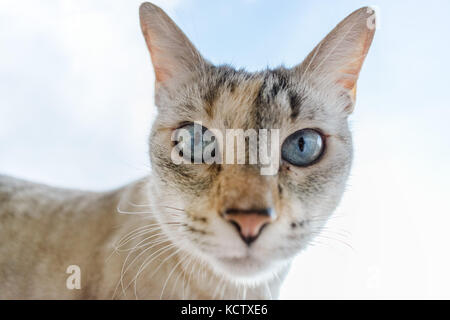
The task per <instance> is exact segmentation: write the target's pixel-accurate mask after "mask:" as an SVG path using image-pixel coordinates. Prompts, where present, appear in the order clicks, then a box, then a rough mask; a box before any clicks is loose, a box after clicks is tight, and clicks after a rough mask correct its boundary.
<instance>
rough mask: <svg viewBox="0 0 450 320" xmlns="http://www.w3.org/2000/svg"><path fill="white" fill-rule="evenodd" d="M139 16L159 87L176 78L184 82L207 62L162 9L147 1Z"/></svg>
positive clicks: (142, 5) (141, 7) (142, 6)
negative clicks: (184, 79)
mask: <svg viewBox="0 0 450 320" xmlns="http://www.w3.org/2000/svg"><path fill="white" fill-rule="evenodd" d="M139 16H140V21H141V28H142V33H143V34H144V38H145V41H146V43H147V47H148V49H149V51H150V55H151V58H152V62H153V67H154V70H155V78H156V87H157V88H158V87H160V86H165V85H167V84H168V83H171V82H172V80H176V81H181V80H182V79H183V78H185V77H187V76H189V74H190V73H192V72H193V71H195V70H196V69H198V68H201V67H202V66H203V65H205V64H206V63H207V62H206V61H205V60H204V59H203V58H202V56H201V55H200V53H199V52H198V51H197V49H195V47H194V45H193V44H192V43H191V42H190V41H189V39H188V38H187V37H186V35H185V34H184V33H183V32H182V31H181V30H180V28H178V26H177V25H176V24H175V22H173V21H172V19H170V18H169V17H168V16H167V14H166V13H165V12H164V11H163V10H162V9H161V8H159V7H158V6H155V5H154V4H152V3H149V2H144V3H143V4H141V6H140V8H139Z"/></svg>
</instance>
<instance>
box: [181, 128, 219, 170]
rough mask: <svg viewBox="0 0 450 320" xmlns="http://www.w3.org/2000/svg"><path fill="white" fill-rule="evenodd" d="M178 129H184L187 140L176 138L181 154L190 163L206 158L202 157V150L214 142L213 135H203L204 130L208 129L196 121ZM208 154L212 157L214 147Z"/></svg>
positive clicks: (199, 161) (202, 160) (200, 161)
mask: <svg viewBox="0 0 450 320" xmlns="http://www.w3.org/2000/svg"><path fill="white" fill-rule="evenodd" d="M180 129H184V130H186V132H187V133H188V140H189V141H183V138H181V139H179V137H178V138H177V140H178V143H177V148H178V149H179V150H180V152H181V153H182V156H183V157H185V158H186V159H187V160H190V161H191V162H192V163H202V162H204V161H205V160H206V159H204V150H205V148H206V147H208V146H209V145H210V144H211V143H215V136H209V138H208V135H205V132H207V131H208V129H207V128H205V127H203V126H202V125H200V124H197V123H190V124H187V125H184V126H182V127H181V128H180ZM211 147H214V146H211ZM210 149H211V148H210ZM209 155H210V156H211V157H214V156H215V149H212V152H211V153H210V154H209Z"/></svg>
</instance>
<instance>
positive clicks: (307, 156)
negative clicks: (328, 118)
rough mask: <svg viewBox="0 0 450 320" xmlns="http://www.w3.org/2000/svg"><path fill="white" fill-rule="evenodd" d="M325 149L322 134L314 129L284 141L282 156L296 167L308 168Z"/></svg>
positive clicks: (299, 132) (300, 132)
mask: <svg viewBox="0 0 450 320" xmlns="http://www.w3.org/2000/svg"><path fill="white" fill-rule="evenodd" d="M323 149H324V143H323V139H322V136H321V134H320V133H318V132H317V131H316V130H313V129H303V130H299V131H297V132H295V133H293V134H291V135H290V136H289V137H287V138H286V140H284V142H283V145H282V147H281V156H282V158H283V159H284V160H286V161H287V162H289V163H291V164H293V165H294V166H299V167H306V166H308V165H310V164H312V163H313V162H314V161H316V160H317V159H318V158H319V157H320V155H321V154H322V152H323Z"/></svg>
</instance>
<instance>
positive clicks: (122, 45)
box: [0, 0, 450, 298]
mask: <svg viewBox="0 0 450 320" xmlns="http://www.w3.org/2000/svg"><path fill="white" fill-rule="evenodd" d="M139 3H140V1H134V0H133V1H105V0H102V1H95V2H93V1H86V0H83V1H58V2H55V1H39V2H37V1H31V0H28V1H20V2H19V1H13V0H4V1H2V2H1V3H0V44H1V50H0V172H2V173H7V174H11V175H15V176H19V177H23V178H27V179H31V180H38V181H42V182H45V183H49V184H55V185H60V186H65V187H75V188H83V189H86V188H87V189H95V190H102V189H110V188H114V187H116V186H119V185H121V184H125V183H127V182H128V181H130V180H132V179H135V178H138V177H140V176H142V175H145V174H147V173H148V171H149V163H148V157H147V151H148V150H147V136H148V130H149V128H150V125H151V119H152V117H153V116H154V114H155V110H154V106H153V104H152V97H153V73H152V72H153V71H152V68H151V63H150V59H149V56H148V53H147V51H146V47H145V45H144V41H143V39H142V36H141V33H140V29H139V23H138V14H137V8H138V6H139ZM158 3H159V4H160V5H161V6H162V7H163V8H164V9H166V10H167V12H168V13H169V14H170V15H171V16H172V17H173V19H174V20H175V21H176V23H178V24H179V26H180V27H181V28H182V29H183V30H184V31H185V33H186V34H187V35H188V36H189V37H190V38H191V40H192V41H193V43H194V44H195V45H196V46H197V48H199V50H200V51H201V52H202V53H203V55H204V56H205V57H206V58H208V59H210V60H211V61H212V62H214V63H231V64H233V65H234V66H236V67H245V68H247V69H249V70H258V69H261V68H265V67H266V66H277V65H279V64H285V65H286V66H293V65H295V64H297V63H300V62H301V61H302V59H303V58H304V57H305V56H306V55H307V54H308V53H309V51H310V50H311V49H312V48H313V47H314V46H315V45H316V44H317V43H318V42H319V41H320V40H321V39H322V38H323V37H324V36H325V35H326V34H327V32H329V31H330V30H331V29H332V28H333V27H334V26H335V25H336V24H337V23H338V22H339V21H340V20H341V19H343V18H344V17H345V16H346V15H348V14H349V13H350V12H352V11H353V10H355V9H357V8H359V7H362V6H365V5H376V6H377V7H378V9H379V22H380V23H379V29H378V30H377V32H376V35H375V39H374V42H373V45H372V48H371V50H370V52H369V55H368V57H367V60H366V62H365V64H364V66H363V70H362V73H361V76H360V80H359V85H358V97H357V105H356V108H355V112H354V114H353V115H352V116H351V118H350V122H351V127H352V131H353V132H354V140H355V162H354V167H353V170H352V175H351V179H350V181H349V187H348V190H347V193H346V195H345V197H344V199H343V201H342V204H341V206H340V207H339V208H338V210H337V211H336V217H337V218H336V219H332V220H331V221H330V223H329V225H328V230H329V231H325V233H324V235H328V239H326V238H323V239H322V241H323V242H324V245H323V246H321V245H318V246H316V247H312V248H310V249H308V250H306V251H305V252H304V253H302V254H301V255H300V256H299V257H298V258H297V260H296V262H295V264H294V267H293V270H292V272H291V274H290V275H289V279H288V281H287V282H286V286H285V287H284V288H283V291H282V297H285V298H312V297H325V298H333V297H341V298H345V297H358V298H364V297H385V298H389V297H446V298H449V297H450V296H449V293H448V289H447V288H448V287H449V285H450V276H449V275H448V272H447V271H448V269H449V267H450V258H449V257H448V253H447V252H448V249H447V245H446V244H447V243H449V241H450V236H449V235H448V231H447V230H448V227H449V225H450V206H449V203H448V192H449V181H450V169H449V163H450V148H449V142H448V139H449V138H450V126H449V120H448V119H450V106H449V102H448V92H449V90H448V85H449V81H448V75H449V74H450V63H449V62H448V57H449V56H450V42H449V41H448V34H449V32H450V22H449V19H448V12H450V2H448V1H427V2H424V1H376V2H373V3H367V2H364V1H339V2H338V1H260V0H240V1H238V0H234V1H195V0H171V1H159V2H158ZM327 232H329V233H327ZM342 241H344V242H345V243H347V244H350V246H351V247H352V248H353V249H348V247H347V245H346V244H344V243H343V242H342Z"/></svg>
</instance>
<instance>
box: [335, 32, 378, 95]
mask: <svg viewBox="0 0 450 320" xmlns="http://www.w3.org/2000/svg"><path fill="white" fill-rule="evenodd" d="M371 36H373V34H372V35H371V33H370V32H367V33H364V34H363V35H362V37H364V39H360V40H359V41H358V42H359V43H360V44H361V46H360V50H357V52H356V54H355V55H354V56H352V57H349V59H350V61H349V62H348V63H347V64H346V66H345V68H343V69H341V70H339V72H340V74H342V75H343V76H342V77H341V78H340V79H339V80H338V81H337V83H339V84H340V85H341V86H342V87H344V88H345V89H348V90H350V91H351V94H352V95H354V94H355V93H356V81H357V80H358V76H359V72H360V71H361V67H362V64H363V62H364V59H365V57H366V55H367V52H368V51H369V48H370V43H371V40H372V39H371Z"/></svg>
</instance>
